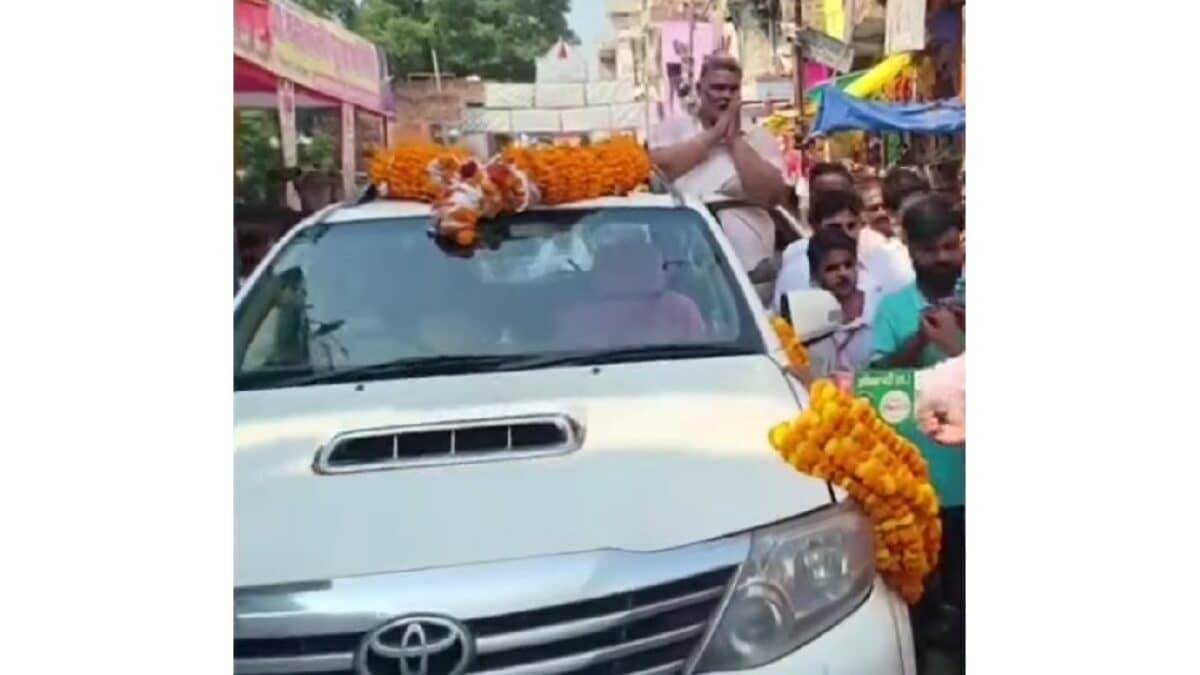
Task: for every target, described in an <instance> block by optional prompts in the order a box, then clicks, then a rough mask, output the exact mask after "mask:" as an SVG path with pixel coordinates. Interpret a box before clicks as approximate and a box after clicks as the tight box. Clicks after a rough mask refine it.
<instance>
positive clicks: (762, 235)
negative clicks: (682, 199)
mask: <svg viewBox="0 0 1200 675" xmlns="http://www.w3.org/2000/svg"><path fill="white" fill-rule="evenodd" d="M703 130H704V127H703V125H701V123H700V120H698V119H696V118H695V117H692V116H690V115H685V116H676V117H672V118H669V119H667V120H664V121H663V122H662V124H659V125H658V126H656V127H654V128H653V129H651V131H650V139H649V142H650V148H651V149H655V148H661V147H666V146H671V145H676V144H678V143H682V142H684V141H687V140H690V139H691V138H694V137H695V136H697V135H698V134H700V133H701V132H702V131H703ZM745 138H746V142H747V143H749V145H750V147H752V148H754V150H755V151H756V152H758V154H759V155H760V156H762V158H763V159H765V160H767V162H769V163H770V164H771V165H772V166H774V167H775V168H776V169H778V170H779V176H780V178H782V177H783V174H784V165H783V151H782V150H781V149H780V148H779V143H778V142H776V140H775V138H774V137H773V136H771V134H770V133H769V132H767V130H766V129H763V128H762V127H751V128H749V129H747V130H746V132H745ZM675 186H676V187H677V188H678V189H679V190H680V191H681V192H685V193H687V194H690V195H693V196H696V197H700V198H702V199H708V198H718V199H722V198H723V199H745V198H746V193H745V191H744V190H743V189H742V182H741V179H740V178H739V177H738V174H737V168H736V167H735V166H734V163H733V156H732V155H731V154H730V152H729V150H728V149H727V148H725V147H723V146H720V145H718V146H717V147H715V148H713V149H712V150H711V151H710V152H709V154H708V158H707V159H706V160H704V161H703V162H701V163H700V164H697V165H696V166H695V167H693V168H692V170H691V171H688V172H687V173H685V174H684V175H682V176H680V177H678V178H676V179H675ZM719 218H720V221H721V226H722V227H723V228H724V230H725V236H727V237H729V241H730V243H732V244H733V249H734V251H735V252H736V253H737V256H738V259H739V260H740V261H741V263H742V267H744V268H745V269H747V270H752V269H754V268H755V266H757V265H758V264H759V263H761V262H762V261H763V260H766V259H768V258H771V257H773V256H774V255H775V225H774V223H773V222H772V221H771V217H770V215H768V214H767V212H766V211H764V210H763V209H760V208H729V209H723V210H722V211H721V213H720V216H719Z"/></svg>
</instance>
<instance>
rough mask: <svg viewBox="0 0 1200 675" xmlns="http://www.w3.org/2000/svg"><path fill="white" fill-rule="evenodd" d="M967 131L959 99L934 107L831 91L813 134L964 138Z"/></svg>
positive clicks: (935, 103)
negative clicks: (900, 133)
mask: <svg viewBox="0 0 1200 675" xmlns="http://www.w3.org/2000/svg"><path fill="white" fill-rule="evenodd" d="M966 128H967V114H966V106H964V105H963V103H962V101H959V100H958V99H950V100H946V101H935V102H933V103H879V102H875V101H864V100H861V99H857V98H854V97H852V96H850V95H848V94H846V93H845V92H843V91H840V90H838V89H829V90H828V91H826V92H825V96H824V98H823V99H822V101H821V107H820V110H819V111H818V112H817V119H816V122H815V123H814V124H813V130H812V132H813V133H818V134H827V133H831V132H834V131H873V132H879V131H907V132H912V133H920V134H961V133H963V131H964V130H965V129H966Z"/></svg>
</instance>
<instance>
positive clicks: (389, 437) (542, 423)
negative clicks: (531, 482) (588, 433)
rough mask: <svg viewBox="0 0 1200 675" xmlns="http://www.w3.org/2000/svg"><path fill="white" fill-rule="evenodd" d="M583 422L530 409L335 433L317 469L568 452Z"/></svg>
mask: <svg viewBox="0 0 1200 675" xmlns="http://www.w3.org/2000/svg"><path fill="white" fill-rule="evenodd" d="M582 442H583V427H582V425H580V424H579V423H578V422H576V421H575V420H574V419H572V418H571V417H568V416H566V415H536V416H525V417H515V418H503V419H483V420H468V421H457V422H443V423H438V424H421V425H414V426H404V427H390V428H384V429H364V430H361V431H352V432H347V433H343V434H339V435H337V436H336V437H334V438H333V439H332V440H331V441H330V442H329V443H327V444H326V445H325V446H324V447H322V448H321V449H320V450H319V451H318V452H317V459H316V464H315V469H316V471H317V473H323V474H336V473H353V472H359V471H377V470H381V469H402V468H418V467H428V466H439V465H443V464H456V463H465V462H481V461H497V460H504V459H521V458H529V457H542V456H547V455H559V454H565V453H568V452H573V451H574V450H577V449H579V446H580V445H581V444H582Z"/></svg>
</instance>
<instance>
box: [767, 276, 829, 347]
mask: <svg viewBox="0 0 1200 675" xmlns="http://www.w3.org/2000/svg"><path fill="white" fill-rule="evenodd" d="M779 310H780V315H781V316H783V318H784V319H787V321H788V323H790V324H792V329H793V330H795V331H796V337H798V338H799V339H800V342H802V343H809V342H812V341H813V340H820V339H821V338H824V337H828V336H830V335H832V334H833V332H834V331H836V330H837V329H838V327H839V326H841V325H842V323H843V321H844V317H843V316H842V306H841V305H840V304H838V301H837V298H835V297H833V293H830V292H829V291H827V290H824V289H821V288H810V289H805V290H799V291H791V292H788V293H784V294H783V297H782V298H780V305H779Z"/></svg>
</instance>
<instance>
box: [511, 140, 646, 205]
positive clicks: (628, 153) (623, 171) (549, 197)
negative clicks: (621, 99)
mask: <svg viewBox="0 0 1200 675" xmlns="http://www.w3.org/2000/svg"><path fill="white" fill-rule="evenodd" d="M501 158H502V159H503V160H504V161H506V162H509V163H511V164H512V165H513V166H514V167H516V168H517V169H520V170H521V171H524V172H525V173H527V174H528V175H529V177H530V179H531V180H533V182H534V184H535V185H537V187H538V190H539V191H540V193H541V201H542V203H545V204H565V203H568V202H576V201H580V200H584V199H594V198H596V197H604V196H608V195H623V194H627V193H629V192H632V191H633V190H635V189H636V188H637V187H638V186H639V185H641V184H642V183H645V182H646V181H647V180H649V178H650V157H649V155H647V154H646V150H645V149H644V148H642V146H641V145H639V144H638V142H637V139H635V138H632V137H626V136H621V137H616V138H612V139H609V140H605V141H601V142H599V143H595V144H593V145H590V146H586V147H568V146H548V147H537V148H522V147H516V146H510V147H509V148H506V149H505V150H504V152H503V153H501Z"/></svg>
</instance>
